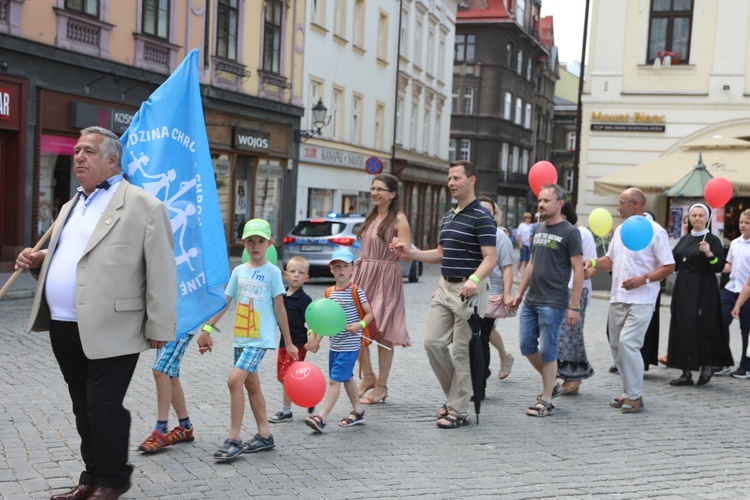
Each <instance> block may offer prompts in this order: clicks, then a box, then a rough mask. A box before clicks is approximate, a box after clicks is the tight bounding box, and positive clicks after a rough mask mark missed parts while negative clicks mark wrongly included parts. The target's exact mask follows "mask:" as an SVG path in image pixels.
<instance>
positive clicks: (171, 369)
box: [152, 333, 194, 378]
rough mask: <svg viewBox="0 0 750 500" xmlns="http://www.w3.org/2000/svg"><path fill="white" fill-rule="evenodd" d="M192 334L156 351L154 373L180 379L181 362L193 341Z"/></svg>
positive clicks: (168, 343)
mask: <svg viewBox="0 0 750 500" xmlns="http://www.w3.org/2000/svg"><path fill="white" fill-rule="evenodd" d="M193 335H194V334H192V333H186V334H185V335H183V336H182V337H180V339H179V340H173V341H171V342H167V343H166V345H165V346H164V347H162V348H161V349H159V350H157V351H156V361H154V366H153V367H152V368H153V369H154V371H157V372H161V373H164V374H166V375H169V376H170V377H171V378H180V362H181V361H182V357H183V356H184V355H185V350H186V349H187V346H188V344H189V343H190V341H191V340H193Z"/></svg>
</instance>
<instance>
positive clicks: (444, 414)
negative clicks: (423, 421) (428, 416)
mask: <svg viewBox="0 0 750 500" xmlns="http://www.w3.org/2000/svg"><path fill="white" fill-rule="evenodd" d="M449 414H450V412H449V411H448V404H447V403H446V404H444V405H443V406H441V407H440V409H439V410H438V411H437V418H439V419H440V418H445V417H447V416H448V415H449Z"/></svg>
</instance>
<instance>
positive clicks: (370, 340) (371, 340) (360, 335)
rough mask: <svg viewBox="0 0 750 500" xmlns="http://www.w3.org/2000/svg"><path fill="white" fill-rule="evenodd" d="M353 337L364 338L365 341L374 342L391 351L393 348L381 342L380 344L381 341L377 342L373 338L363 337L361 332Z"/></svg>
mask: <svg viewBox="0 0 750 500" xmlns="http://www.w3.org/2000/svg"><path fill="white" fill-rule="evenodd" d="M355 337H359V338H360V339H361V338H364V339H365V340H366V341H368V342H372V343H373V344H375V345H376V346H379V347H382V348H383V349H388V350H389V351H392V350H393V349H391V348H390V347H388V346H387V345H383V344H381V343H380V342H378V341H377V340H373V339H368V338H367V337H363V336H362V334H361V333H360V334H359V335H355Z"/></svg>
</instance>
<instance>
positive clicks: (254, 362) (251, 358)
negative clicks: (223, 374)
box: [234, 346, 268, 373]
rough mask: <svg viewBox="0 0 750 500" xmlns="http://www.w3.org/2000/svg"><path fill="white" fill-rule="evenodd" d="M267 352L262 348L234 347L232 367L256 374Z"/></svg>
mask: <svg viewBox="0 0 750 500" xmlns="http://www.w3.org/2000/svg"><path fill="white" fill-rule="evenodd" d="M267 350H268V349H265V348H263V347H252V346H247V347H235V348H234V367H235V368H239V369H240V370H245V371H246V372H250V373H258V366H260V362H261V361H262V360H263V356H265V355H266V351H267Z"/></svg>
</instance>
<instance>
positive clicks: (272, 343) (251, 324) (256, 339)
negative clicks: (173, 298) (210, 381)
mask: <svg viewBox="0 0 750 500" xmlns="http://www.w3.org/2000/svg"><path fill="white" fill-rule="evenodd" d="M242 243H244V245H245V249H246V250H247V251H248V253H249V254H250V260H248V261H247V263H245V264H241V265H239V266H237V267H236V268H234V270H233V271H232V275H231V276H230V278H229V283H227V288H226V290H225V291H224V294H225V295H226V299H227V306H226V307H225V308H224V309H222V310H221V311H219V312H218V313H216V314H215V315H214V316H213V317H212V318H211V319H209V320H208V322H207V323H206V324H205V325H204V326H203V331H202V332H201V334H200V336H199V337H198V350H199V352H200V353H201V354H204V353H205V352H206V351H209V352H210V351H211V349H212V347H213V344H214V342H213V339H211V337H210V335H211V333H212V332H213V331H214V330H218V329H217V328H216V326H215V325H216V323H217V322H218V321H219V319H220V318H221V317H222V316H223V315H224V313H225V312H226V310H227V308H228V307H229V305H230V304H231V303H232V300H233V299H234V300H235V301H236V302H237V306H236V317H235V322H234V368H233V369H232V371H231V373H230V374H229V380H228V382H227V385H228V386H229V395H230V400H231V404H230V422H231V424H230V430H229V437H228V438H227V439H226V441H224V444H223V445H222V447H221V448H219V450H218V451H216V452H215V453H214V454H213V457H214V458H215V459H216V460H222V461H226V460H230V459H232V458H234V457H236V456H237V455H239V454H240V453H242V452H245V453H255V452H258V451H263V450H270V449H272V448H274V447H275V446H276V445H275V443H274V441H273V436H272V435H271V430H270V428H269V427H268V416H267V415H266V400H265V398H264V397H263V392H262V391H261V387H260V377H259V376H258V367H259V366H260V362H261V361H262V360H263V357H264V356H265V354H266V351H268V350H269V349H275V348H276V328H277V325H278V327H280V328H281V334H282V335H283V336H284V341H285V343H286V352H287V353H288V354H289V356H291V357H292V359H295V360H296V359H297V348H296V347H295V345H294V343H293V342H292V337H291V334H290V333H289V323H288V321H287V317H286V309H285V308H284V298H283V295H284V293H285V290H284V282H283V281H282V279H281V271H280V270H279V268H278V267H276V265H274V264H271V263H270V262H268V260H267V259H266V251H267V250H268V247H269V246H270V245H272V244H273V240H272V239H271V226H270V225H269V224H268V222H267V221H265V220H263V219H252V220H250V221H248V222H247V223H246V224H245V227H244V230H243V232H242ZM245 389H247V395H248V399H249V400H250V409H251V410H252V412H253V416H254V417H255V422H256V423H257V424H258V433H257V434H256V435H255V437H253V439H251V440H250V441H247V442H246V443H244V444H243V442H242V440H241V439H240V432H241V430H242V418H243V416H244V413H245V393H244V391H245Z"/></svg>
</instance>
